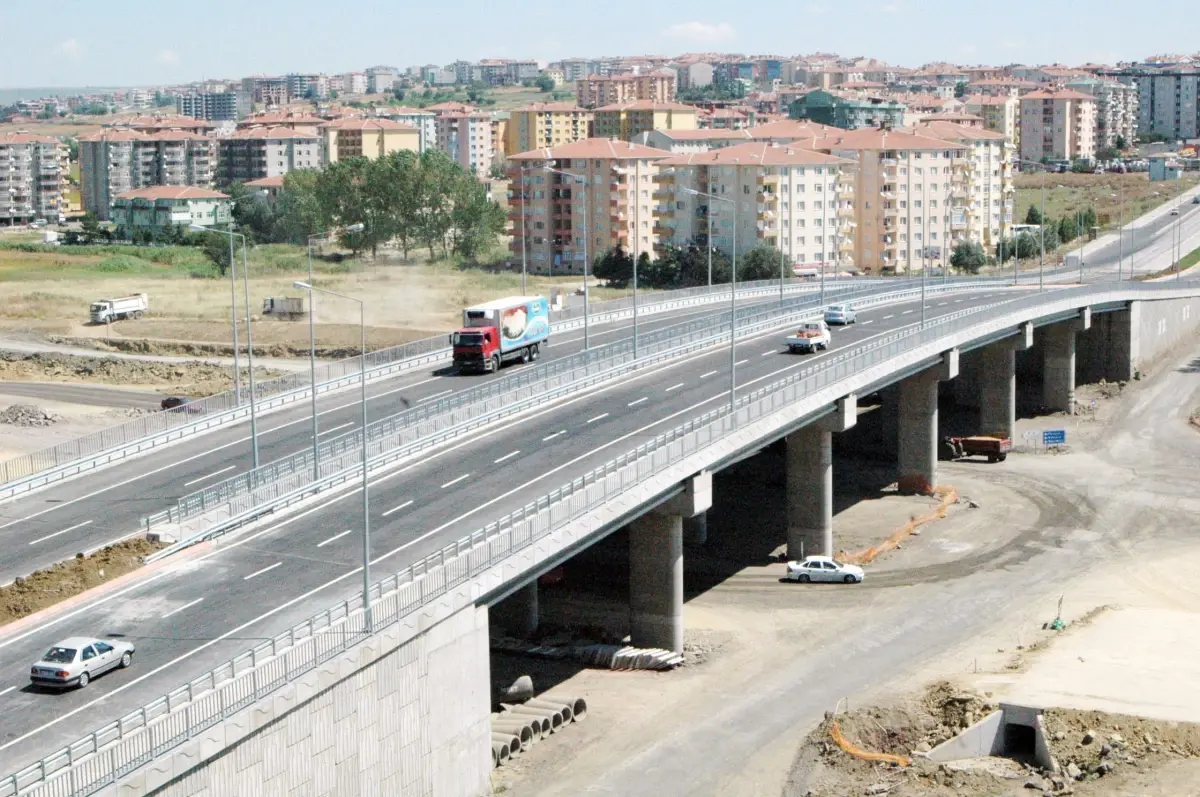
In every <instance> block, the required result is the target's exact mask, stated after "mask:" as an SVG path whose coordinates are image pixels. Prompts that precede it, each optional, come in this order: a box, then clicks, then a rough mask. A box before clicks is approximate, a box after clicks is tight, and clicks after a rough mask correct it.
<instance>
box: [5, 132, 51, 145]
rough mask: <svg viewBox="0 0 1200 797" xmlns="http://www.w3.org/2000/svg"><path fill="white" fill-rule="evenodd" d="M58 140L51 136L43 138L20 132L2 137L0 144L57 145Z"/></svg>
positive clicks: (34, 134)
mask: <svg viewBox="0 0 1200 797" xmlns="http://www.w3.org/2000/svg"><path fill="white" fill-rule="evenodd" d="M57 143H59V141H58V139H57V138H51V137H50V136H41V135H37V134H36V133H27V132H25V131H24V130H19V131H17V132H16V133H5V134H4V135H2V136H0V144H57Z"/></svg>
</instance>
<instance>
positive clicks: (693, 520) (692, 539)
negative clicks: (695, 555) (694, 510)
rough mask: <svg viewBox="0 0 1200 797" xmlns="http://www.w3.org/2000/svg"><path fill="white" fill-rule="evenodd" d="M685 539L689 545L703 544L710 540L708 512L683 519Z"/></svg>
mask: <svg viewBox="0 0 1200 797" xmlns="http://www.w3.org/2000/svg"><path fill="white" fill-rule="evenodd" d="M683 541H684V543H685V544H687V545H694V546H697V547H698V546H701V545H704V543H706V542H708V513H707V512H701V513H700V514H699V515H696V516H695V517H685V518H684V519H683Z"/></svg>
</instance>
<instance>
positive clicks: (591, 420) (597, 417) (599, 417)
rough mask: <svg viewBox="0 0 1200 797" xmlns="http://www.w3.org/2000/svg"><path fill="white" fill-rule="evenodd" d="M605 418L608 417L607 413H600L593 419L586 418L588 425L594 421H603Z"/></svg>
mask: <svg viewBox="0 0 1200 797" xmlns="http://www.w3.org/2000/svg"><path fill="white" fill-rule="evenodd" d="M607 417H608V413H607V412H602V413H600V414H599V415H597V416H596V417H595V418H588V423H595V422H596V421H600V420H603V419H605V418H607Z"/></svg>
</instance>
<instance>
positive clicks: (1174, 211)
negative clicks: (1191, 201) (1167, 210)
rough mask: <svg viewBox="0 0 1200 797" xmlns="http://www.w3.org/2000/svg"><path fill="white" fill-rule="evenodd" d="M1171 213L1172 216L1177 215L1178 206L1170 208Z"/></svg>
mask: <svg viewBox="0 0 1200 797" xmlns="http://www.w3.org/2000/svg"><path fill="white" fill-rule="evenodd" d="M1171 215H1172V216H1178V215H1179V208H1171Z"/></svg>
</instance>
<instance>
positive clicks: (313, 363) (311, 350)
mask: <svg viewBox="0 0 1200 797" xmlns="http://www.w3.org/2000/svg"><path fill="white" fill-rule="evenodd" d="M342 229H344V230H345V231H346V232H362V231H363V225H361V224H351V225H349V226H347V227H344V228H342ZM334 232H337V230H336V229H334V230H328V231H326V232H317V233H313V234H312V235H310V236H308V284H309V285H312V284H313V258H312V245H313V239H314V238H324V237H325V236H327V235H329V234H330V233H334ZM315 320H316V313H315V312H313V304H312V294H309V297H308V374H309V379H308V384H309V393H310V394H311V396H310V398H311V399H312V446H313V481H317V480H319V479H320V478H321V460H320V457H319V456H318V454H319V452H318V450H317V433H318V429H317V335H316V330H315V328H314V327H313V324H314V322H315Z"/></svg>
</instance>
